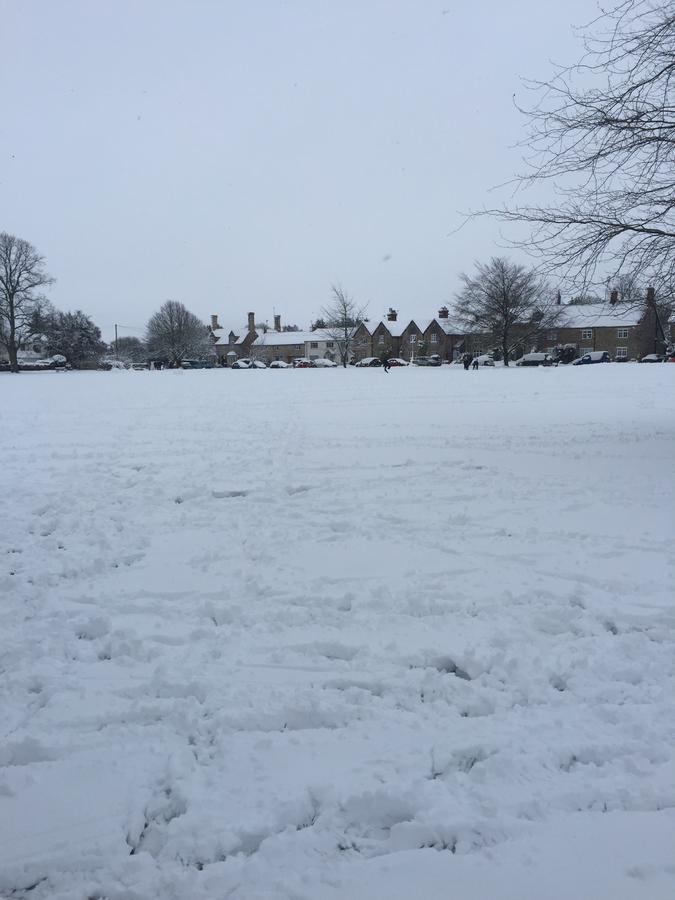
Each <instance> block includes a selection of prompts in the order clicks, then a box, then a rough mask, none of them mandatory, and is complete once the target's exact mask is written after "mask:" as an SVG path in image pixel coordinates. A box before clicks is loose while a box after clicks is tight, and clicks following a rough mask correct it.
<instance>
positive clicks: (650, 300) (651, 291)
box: [647, 287, 656, 306]
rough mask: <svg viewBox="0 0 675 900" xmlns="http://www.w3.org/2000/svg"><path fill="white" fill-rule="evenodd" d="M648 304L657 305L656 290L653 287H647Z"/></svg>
mask: <svg viewBox="0 0 675 900" xmlns="http://www.w3.org/2000/svg"><path fill="white" fill-rule="evenodd" d="M647 306H656V292H655V291H654V288H653V287H649V288H647Z"/></svg>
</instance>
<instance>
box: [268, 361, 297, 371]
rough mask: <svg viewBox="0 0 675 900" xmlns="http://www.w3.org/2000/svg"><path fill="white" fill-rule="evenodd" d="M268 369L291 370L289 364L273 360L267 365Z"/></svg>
mask: <svg viewBox="0 0 675 900" xmlns="http://www.w3.org/2000/svg"><path fill="white" fill-rule="evenodd" d="M269 368H270V369H292V368H293V366H292V365H291V364H290V363H287V362H284V361H283V359H275V360H273V361H272V362H271V363H270V364H269Z"/></svg>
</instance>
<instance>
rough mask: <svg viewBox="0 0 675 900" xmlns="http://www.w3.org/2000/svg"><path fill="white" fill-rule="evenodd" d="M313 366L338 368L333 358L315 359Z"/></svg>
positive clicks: (317, 367)
mask: <svg viewBox="0 0 675 900" xmlns="http://www.w3.org/2000/svg"><path fill="white" fill-rule="evenodd" d="M312 368H314V369H337V363H335V362H333V360H332V359H313V360H312Z"/></svg>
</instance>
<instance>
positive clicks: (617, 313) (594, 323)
mask: <svg viewBox="0 0 675 900" xmlns="http://www.w3.org/2000/svg"><path fill="white" fill-rule="evenodd" d="M643 314H644V308H643V307H641V306H633V305H630V306H629V305H627V304H625V305H624V304H621V303H617V304H616V305H614V306H612V304H611V303H588V304H579V305H571V306H564V307H563V309H562V317H561V321H560V324H559V326H558V327H560V328H612V327H613V326H615V325H637V324H638V323H639V321H640V319H641V318H642V316H643Z"/></svg>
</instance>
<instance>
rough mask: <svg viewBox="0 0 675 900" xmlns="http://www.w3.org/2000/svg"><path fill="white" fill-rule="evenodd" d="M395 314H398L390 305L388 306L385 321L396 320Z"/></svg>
mask: <svg viewBox="0 0 675 900" xmlns="http://www.w3.org/2000/svg"><path fill="white" fill-rule="evenodd" d="M397 315H398V313H397V312H396V310H395V309H393V308H392V307H391V306H390V307H389V312H388V313H387V321H388V322H395V321H396V316H397Z"/></svg>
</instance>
